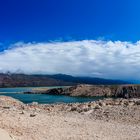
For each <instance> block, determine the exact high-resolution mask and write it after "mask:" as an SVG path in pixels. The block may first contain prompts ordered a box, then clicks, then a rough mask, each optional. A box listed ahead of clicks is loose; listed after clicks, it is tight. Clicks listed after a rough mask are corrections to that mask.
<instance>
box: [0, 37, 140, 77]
mask: <svg viewBox="0 0 140 140" xmlns="http://www.w3.org/2000/svg"><path fill="white" fill-rule="evenodd" d="M10 48H11V49H8V50H5V51H4V52H2V53H0V72H7V71H10V72H23V73H28V74H32V73H33V74H35V73H41V74H56V73H64V74H71V75H78V76H79V75H81V76H93V77H103V78H112V79H140V73H139V71H140V42H139V41H138V42H137V43H131V42H121V41H115V42H112V41H99V40H83V41H72V42H51V43H22V42H21V43H16V44H13V45H11V46H10Z"/></svg>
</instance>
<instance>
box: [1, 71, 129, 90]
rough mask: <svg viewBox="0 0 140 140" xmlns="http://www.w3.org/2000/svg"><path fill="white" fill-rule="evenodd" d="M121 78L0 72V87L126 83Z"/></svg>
mask: <svg viewBox="0 0 140 140" xmlns="http://www.w3.org/2000/svg"><path fill="white" fill-rule="evenodd" d="M128 83H129V82H125V81H121V80H110V79H102V78H91V77H73V76H70V75H64V74H56V75H26V74H9V73H8V74H3V73H1V74H0V87H27V86H33V87H35V86H71V85H76V84H97V85H99V84H104V85H106V84H128Z"/></svg>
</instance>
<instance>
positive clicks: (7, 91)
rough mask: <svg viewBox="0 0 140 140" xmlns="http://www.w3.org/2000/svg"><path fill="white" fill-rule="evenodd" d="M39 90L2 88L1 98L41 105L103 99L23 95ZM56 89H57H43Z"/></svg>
mask: <svg viewBox="0 0 140 140" xmlns="http://www.w3.org/2000/svg"><path fill="white" fill-rule="evenodd" d="M35 88H37V89H39V88H42V87H24V88H0V96H1V95H4V96H10V97H13V98H15V99H18V100H20V101H22V102H23V103H32V102H38V103H40V104H54V103H76V102H79V103H82V102H89V101H96V100H99V99H103V97H70V96H64V95H48V94H22V92H25V91H30V90H32V89H35ZM43 88H56V87H43Z"/></svg>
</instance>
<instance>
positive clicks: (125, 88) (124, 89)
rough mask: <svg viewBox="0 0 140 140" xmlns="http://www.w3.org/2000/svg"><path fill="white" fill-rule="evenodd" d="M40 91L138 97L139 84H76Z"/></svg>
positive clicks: (46, 92)
mask: <svg viewBox="0 0 140 140" xmlns="http://www.w3.org/2000/svg"><path fill="white" fill-rule="evenodd" d="M32 93H33V92H32ZM42 93H43V94H55V95H68V96H84V97H95V96H103V97H121V98H139V97H140V85H77V86H72V87H68V88H55V89H48V90H46V91H43V92H42Z"/></svg>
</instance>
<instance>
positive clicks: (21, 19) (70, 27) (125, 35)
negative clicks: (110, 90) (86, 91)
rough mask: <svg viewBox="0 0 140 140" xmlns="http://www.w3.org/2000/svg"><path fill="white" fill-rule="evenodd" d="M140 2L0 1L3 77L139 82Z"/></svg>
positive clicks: (105, 0) (137, 0) (74, 0)
mask: <svg viewBox="0 0 140 140" xmlns="http://www.w3.org/2000/svg"><path fill="white" fill-rule="evenodd" d="M139 25H140V1H139V0H20V1H19V0H0V72H7V71H10V72H14V73H15V72H16V73H27V74H36V73H38V74H56V73H63V74H70V75H74V76H77V75H78V76H92V77H100V78H109V79H122V80H136V81H140V74H139V71H140V42H139V40H140V26H139Z"/></svg>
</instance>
